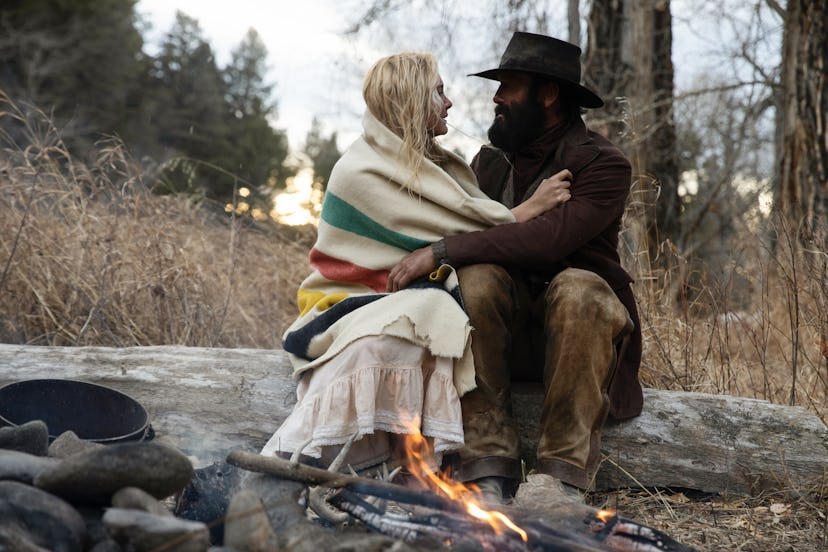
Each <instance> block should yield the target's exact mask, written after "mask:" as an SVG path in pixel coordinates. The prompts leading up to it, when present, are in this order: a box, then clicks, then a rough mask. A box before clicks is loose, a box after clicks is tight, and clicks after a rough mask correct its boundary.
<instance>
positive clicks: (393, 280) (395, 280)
mask: <svg viewBox="0 0 828 552" xmlns="http://www.w3.org/2000/svg"><path fill="white" fill-rule="evenodd" d="M435 268H437V267H436V266H435V264H434V254H433V253H432V252H431V246H427V247H423V248H420V249H416V250H414V251H412V252H411V253H409V254H408V255H406V256H405V257H403V258H402V260H401V261H400V262H398V263H397V264H396V265H395V266H394V268H392V269H391V272H389V273H388V283H387V284H386V286H385V288H386V289H387V290H388V291H399V290H401V289H403V288H405V287H406V286H408V284H410V283H411V282H413V281H414V280H416V279H417V278H419V277H420V276H425V275H426V274H428V273H430V272H431V271H432V270H434V269H435Z"/></svg>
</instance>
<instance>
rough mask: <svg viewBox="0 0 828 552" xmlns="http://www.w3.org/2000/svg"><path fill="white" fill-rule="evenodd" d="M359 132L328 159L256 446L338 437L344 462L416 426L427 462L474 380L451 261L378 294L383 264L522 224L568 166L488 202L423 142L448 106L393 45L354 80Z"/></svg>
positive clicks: (456, 429) (380, 457) (329, 448)
mask: <svg viewBox="0 0 828 552" xmlns="http://www.w3.org/2000/svg"><path fill="white" fill-rule="evenodd" d="M363 97H364V99H365V103H366V106H367V109H366V111H365V115H364V119H363V129H364V130H363V134H362V135H361V136H360V137H359V138H358V139H357V140H356V141H355V142H354V143H353V144H352V145H351V146H350V147H349V148H348V150H347V151H346V152H345V153H344V155H343V156H342V158H341V159H340V160H339V162H338V163H337V164H336V166H335V167H334V170H333V172H332V174H331V178H330V181H329V183H328V187H327V191H326V195H325V200H324V203H323V208H322V215H321V220H320V223H319V232H318V238H317V241H316V243H315V244H314V246H313V248H312V250H311V252H310V255H309V259H310V265H311V268H312V269H313V271H312V272H311V274H310V275H309V276H308V277H307V278H306V279H305V280H304V282H302V284H301V286H300V288H299V291H298V295H297V299H298V305H299V311H300V312H299V317H298V318H297V320H296V321H295V322H294V323H293V324H292V325H291V326H290V327H289V328H288V330H287V331H286V333H285V335H284V339H283V345H284V348H285V350H287V351H288V352H289V353H290V354H291V361H292V363H293V367H294V370H295V372H294V374H295V376H296V378H297V379H298V387H297V403H296V405H295V407H294V410H293V412H292V413H291V415H290V416H289V417H288V418H287V419H286V420H285V422H284V423H283V424H282V426H281V427H280V428H279V429H278V430H277V431H276V433H275V434H274V435H273V437H272V438H271V439H270V440H269V441H268V443H267V444H266V445H265V447H264V449H263V451H262V454H265V455H275V454H280V453H281V454H288V453H293V452H294V451H296V450H298V449H302V453H303V454H304V455H305V456H308V457H311V458H319V459H321V461H322V463H329V462H330V460H331V458H332V457H333V455H334V454H335V453H336V452H337V451H338V450H339V449H340V447H341V445H342V444H343V443H344V442H345V441H346V440H348V438H349V437H351V436H353V435H356V436H357V440H356V442H355V443H354V446H353V448H352V449H351V451H350V453H349V456H348V458H347V462H348V463H349V464H351V465H352V466H353V467H354V468H355V469H359V468H365V467H369V466H372V465H376V464H378V463H381V462H383V461H386V460H388V459H389V458H390V457H391V456H392V455H393V454H394V450H395V446H396V444H397V441H398V439H397V436H399V435H400V434H406V433H412V432H414V431H420V432H421V433H422V434H423V435H424V436H425V437H426V438H427V439H429V440H430V441H431V443H432V446H433V449H434V451H435V453H436V457H435V459H434V460H435V462H436V461H437V459H438V458H439V456H440V455H442V453H444V452H447V451H450V450H454V449H457V448H459V447H460V446H462V444H463V424H462V417H461V412H460V400H459V397H460V396H462V395H463V394H464V393H466V392H467V391H469V390H471V389H473V388H474V386H475V378H474V368H473V361H472V358H471V351H470V337H469V336H470V330H471V328H470V326H469V322H468V318H467V317H466V314H465V313H464V311H463V308H462V298H461V294H460V290H459V289H458V287H457V280H456V277H455V275H454V274H453V271H452V269H451V267H448V266H443V267H441V268H440V269H439V270H437V271H435V273H433V274H432V275H431V276H430V277H429V278H428V280H427V281H423V282H416V283H415V284H414V285H412V286H409V287H408V288H407V289H404V290H401V291H397V292H395V293H387V292H386V286H387V282H388V274H389V270H390V269H391V268H392V267H394V265H395V264H396V263H397V262H399V261H400V259H402V258H403V257H404V256H405V255H406V254H407V253H409V252H410V251H413V250H415V249H418V248H421V247H423V246H426V245H428V244H431V243H433V242H435V241H438V240H440V239H441V238H442V237H444V236H448V235H454V234H458V233H461V232H470V231H474V230H481V229H485V228H488V227H490V226H493V225H496V224H508V223H513V222H516V221H523V220H528V219H529V218H532V217H534V216H537V215H539V214H541V213H542V212H544V211H546V210H548V209H550V208H553V207H555V206H557V205H559V204H560V203H562V202H564V201H566V200H567V199H568V197H569V192H568V186H569V183H568V181H567V179H568V178H570V177H571V175H569V173H568V171H562V172H561V173H559V174H557V175H555V176H554V177H552V178H550V179H547V181H545V182H544V184H543V185H542V187H541V192H540V193H536V194H535V195H534V196H533V198H532V200H531V201H527V202H525V203H523V204H521V205H520V206H519V207H517V208H515V209H512V210H511V211H510V210H509V209H508V208H506V207H504V206H503V205H501V204H500V203H498V202H496V201H492V200H490V199H488V198H487V197H486V196H485V195H484V194H483V193H482V192H481V191H480V190H479V189H478V186H477V182H476V180H475V177H474V174H473V173H472V171H471V169H470V168H469V166H468V165H467V164H466V163H465V162H464V161H463V160H462V159H461V158H460V157H458V156H457V155H455V154H454V153H452V152H449V151H447V150H445V149H443V148H442V147H441V146H440V145H439V144H438V143H437V141H436V140H435V137H437V136H440V135H443V134H445V133H446V132H447V131H448V128H447V126H446V117H447V114H448V109H449V108H450V107H451V105H452V104H451V101H450V100H449V99H448V98H447V97H446V95H445V92H444V89H443V81H442V79H441V77H440V74H439V72H438V69H437V63H436V61H435V59H434V57H433V56H432V55H431V54H428V53H401V54H396V55H392V56H388V57H385V58H382V59H380V60H379V61H377V62H376V63H375V64H374V65H373V66H372V67H371V69H370V70H369V71H368V73H367V75H366V76H365V82H364V86H363Z"/></svg>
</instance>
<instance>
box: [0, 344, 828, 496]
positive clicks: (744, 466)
mask: <svg viewBox="0 0 828 552" xmlns="http://www.w3.org/2000/svg"><path fill="white" fill-rule="evenodd" d="M0 366H3V370H2V372H0V385H5V384H7V383H10V382H14V381H19V380H25V379H39V378H58V379H77V380H83V381H88V382H91V383H98V384H101V385H106V386H108V387H111V388H113V389H117V390H118V391H121V392H123V393H126V394H128V395H130V396H132V397H133V398H134V399H136V400H138V401H139V402H140V403H142V404H143V405H144V407H145V408H146V409H147V411H148V413H149V415H150V423H151V424H152V426H153V428H154V430H155V432H156V435H157V436H158V437H159V438H164V439H167V440H170V441H172V442H173V443H174V444H175V445H176V446H177V447H179V448H180V449H181V450H183V451H184V452H185V453H186V454H188V455H189V456H190V457H191V458H192V459H193V461H194V463H195V465H196V466H197V467H203V466H207V465H210V464H211V463H213V462H216V461H219V460H223V459H224V458H225V457H226V456H227V455H228V453H229V452H230V451H231V450H234V449H244V450H252V451H258V450H260V449H261V447H262V446H263V445H264V443H265V442H266V441H267V439H268V438H269V437H270V436H271V434H272V433H273V432H274V431H275V430H276V428H277V427H278V426H279V425H280V424H281V422H282V421H283V420H284V419H285V417H287V415H288V414H289V413H290V411H291V409H292V407H293V404H294V403H295V400H296V399H295V390H296V386H295V382H294V381H293V378H292V377H291V368H290V363H289V362H288V356H287V354H286V353H285V352H284V351H276V350H259V349H209V348H198V347H176V346H158V347H129V348H107V347H33V346H25V345H2V344H0ZM513 395H514V397H513V398H514V400H513V403H514V405H515V416H516V418H517V419H518V422H519V424H520V425H521V428H522V432H521V433H522V436H523V439H524V442H523V448H524V451H526V452H527V454H526V455H525V456H526V460H527V472H528V471H529V469H531V468H532V466H533V462H534V460H533V455H532V453H533V452H534V450H535V447H536V446H537V439H538V431H539V429H538V421H539V419H540V408H541V400H542V391H541V389H540V386H539V385H522V386H519V387H516V388H515V389H514V391H513ZM10 400H13V399H12V398H9V397H8V396H5V395H4V394H3V392H2V390H0V415H2V411H3V405H6V404H8V401H10ZM644 401H645V402H644V412H643V413H642V414H641V416H639V417H638V418H635V419H633V420H629V421H625V422H621V423H618V422H610V423H608V424H607V426H606V428H605V431H604V438H603V447H602V448H603V451H604V455H605V460H604V462H603V463H602V465H601V469H600V470H599V473H598V477H597V480H596V489H609V488H615V487H626V486H639V485H641V486H645V487H686V488H691V489H697V490H701V491H707V492H729V493H736V494H753V493H755V492H757V491H758V490H761V489H771V488H805V487H807V486H809V485H811V484H814V483H820V482H821V484H824V481H825V480H824V478H825V477H826V474H828V428H826V426H825V425H824V424H823V423H822V422H821V421H820V420H819V419H818V418H817V417H816V416H815V415H813V414H811V413H809V412H808V411H806V410H804V409H802V408H799V407H786V406H779V405H775V404H771V403H768V402H766V401H760V400H754V399H743V398H738V397H730V396H721V395H708V394H702V393H683V392H677V391H657V390H654V389H646V390H645V396H644Z"/></svg>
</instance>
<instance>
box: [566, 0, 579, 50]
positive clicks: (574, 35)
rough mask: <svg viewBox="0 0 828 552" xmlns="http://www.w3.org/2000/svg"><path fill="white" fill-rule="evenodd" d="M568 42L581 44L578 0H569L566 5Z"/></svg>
mask: <svg viewBox="0 0 828 552" xmlns="http://www.w3.org/2000/svg"><path fill="white" fill-rule="evenodd" d="M566 17H567V26H568V27H569V42H571V43H572V44H577V45H579V46H580V45H581V9H580V2H579V1H578V0H569V1H568V2H567V6H566Z"/></svg>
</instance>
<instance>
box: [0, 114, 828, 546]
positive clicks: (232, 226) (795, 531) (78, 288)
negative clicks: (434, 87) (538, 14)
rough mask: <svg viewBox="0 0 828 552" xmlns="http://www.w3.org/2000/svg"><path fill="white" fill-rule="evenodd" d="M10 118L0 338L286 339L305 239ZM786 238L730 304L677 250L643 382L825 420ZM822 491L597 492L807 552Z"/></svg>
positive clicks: (653, 294)
mask: <svg viewBox="0 0 828 552" xmlns="http://www.w3.org/2000/svg"><path fill="white" fill-rule="evenodd" d="M2 105H3V104H2V98H0V106H2ZM5 109H6V110H5V111H1V110H0V119H1V120H0V123H2V124H0V129H3V128H5V129H7V130H8V129H9V128H12V127H10V126H9V124H8V123H10V122H13V130H14V132H18V133H21V134H23V135H25V136H26V137H27V139H28V140H30V141H31V142H33V143H34V144H35V145H34V146H31V147H29V148H27V149H25V150H22V151H21V150H20V149H16V148H13V147H4V148H2V149H0V189H2V194H0V342H10V343H29V344H42V345H103V346H131V345H161V344H179V345H193V346H215V347H255V348H277V347H279V346H280V335H281V333H282V330H283V329H284V328H285V327H286V325H287V324H288V323H290V322H291V321H292V319H293V317H294V316H295V313H296V304H295V295H294V294H295V290H296V288H297V285H298V283H299V282H300V281H301V279H302V278H303V277H304V276H305V274H306V271H307V264H306V263H307V250H308V248H309V245H310V243H311V242H312V240H313V231H312V229H304V230H296V229H289V228H286V227H280V226H279V225H276V224H265V223H252V222H250V221H249V220H248V219H238V218H236V219H234V218H231V217H229V216H227V215H226V214H225V213H224V212H223V208H218V207H217V206H213V205H210V204H207V203H203V202H202V203H195V202H193V201H189V200H186V199H182V198H180V197H172V196H157V195H153V194H152V193H150V191H149V190H148V186H147V182H146V181H145V179H144V177H143V175H142V172H141V168H140V166H139V165H138V164H137V163H135V162H134V161H133V160H131V159H130V158H129V157H128V156H127V155H126V154H125V153H124V148H123V147H122V146H120V145H119V144H118V143H117V141H111V142H109V143H106V144H102V145H101V146H100V150H99V159H98V161H97V162H96V163H94V164H92V165H84V164H79V163H76V162H74V161H73V160H72V158H71V157H70V155H69V154H68V153H67V152H66V151H65V148H64V147H63V145H62V143H61V141H60V139H59V136H58V134H57V133H56V132H55V129H53V128H51V126H49V123H48V119H47V118H46V117H42V116H36V117H34V118H27V117H24V116H23V115H22V114H21V113H20V112H19V111H16V110H15V108H14V106H12V105H9V104H8V103H6V104H5ZM0 132H3V131H2V130H0ZM9 132H11V131H9ZM4 139H5V142H7V143H8V142H10V139H11V136H10V135H9V134H6V135H3V134H0V143H2V142H3V141H4ZM790 234H791V233H790V232H788V233H787V234H786V233H784V232H781V233H780V236H781V237H782V238H783V239H780V240H779V242H778V243H779V245H778V246H777V250H776V252H775V254H774V255H770V254H769V250H768V248H767V247H764V246H763V245H762V244H761V243H760V240H758V238H755V236H752V235H745V236H743V237H741V238H740V240H739V242H738V243H739V244H740V245H739V248H738V250H736V249H734V258H738V259H740V260H739V262H735V263H734V271H739V272H740V274H741V275H742V278H743V279H746V280H748V281H749V283H750V286H751V294H750V302H749V305H748V306H747V308H746V307H745V305H744V304H743V303H744V302H742V303H740V306H739V308H738V309H737V308H735V307H733V306H732V305H733V302H731V301H730V300H729V297H730V296H731V293H732V292H733V289H732V283H731V281H730V280H728V279H727V278H724V277H719V278H718V279H717V278H713V277H711V276H710V275H706V274H702V275H701V276H699V275H698V274H695V275H694V277H693V278H691V277H690V276H688V275H687V274H686V267H687V266H688V263H687V262H686V260H684V259H681V258H680V257H679V256H677V255H675V253H674V252H671V251H669V248H667V252H668V253H670V255H672V257H669V258H668V259H667V260H668V262H667V263H665V264H666V265H667V266H668V267H671V268H668V269H664V270H662V271H661V272H658V273H653V274H650V275H648V277H646V278H639V280H638V283H637V284H636V285H637V289H636V291H637V295H638V297H639V301H640V310H641V316H642V322H643V330H644V338H645V351H644V363H643V366H642V379H643V381H644V383H645V384H646V385H648V386H651V387H657V388H661V389H680V390H687V391H700V392H708V393H727V394H733V395H739V396H746V397H753V398H760V399H766V400H769V401H772V402H775V403H780V404H794V405H798V406H802V407H804V408H807V409H809V410H810V411H812V412H814V413H815V414H817V415H818V416H820V417H821V419H822V420H823V421H825V420H826V402H828V401H827V400H826V398H827V397H828V379H827V378H828V364H826V363H827V362H828V345H826V343H828V340H826V335H828V326H827V325H826V312H828V308H827V307H826V304H827V303H828V301H827V300H826V297H828V295H826V291H825V281H826V275H825V271H824V269H821V268H819V266H815V263H814V262H812V261H813V258H812V257H813V255H811V257H809V256H808V255H804V254H803V253H801V252H797V251H796V250H795V249H794V248H792V247H791V246H790V241H789V240H786V239H784V238H785V236H786V235H790ZM822 257H824V255H823V256H822ZM820 258H821V257H820ZM820 271H822V272H820ZM826 487H828V485H823V488H822V489H819V490H817V491H813V490H803V489H785V490H784V492H781V494H779V495H767V496H761V497H756V498H752V499H733V498H731V499H728V498H726V497H721V496H708V497H699V496H693V497H688V496H687V495H685V494H681V493H667V492H660V493H654V492H653V491H652V490H646V491H645V490H631V491H623V492H616V493H612V494H609V495H596V496H594V497H592V499H593V501H594V502H595V503H596V505H608V506H612V507H616V508H617V509H619V511H620V512H621V514H622V515H624V516H627V517H630V518H633V519H636V520H639V521H641V522H644V523H648V524H650V525H653V526H655V527H658V528H661V529H663V530H664V531H667V532H668V533H670V534H671V535H673V536H675V537H676V538H678V539H679V540H681V541H682V542H685V543H687V544H691V545H693V546H696V547H698V548H699V549H700V550H745V551H760V550H761V551H766V550H779V551H800V550H802V551H805V550H809V551H810V550H821V549H825V548H826V546H828V523H827V522H826V514H827V513H828V498H827V497H826V491H825V488H826Z"/></svg>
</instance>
